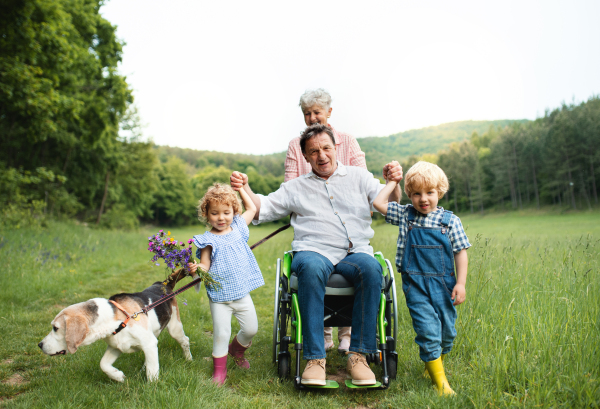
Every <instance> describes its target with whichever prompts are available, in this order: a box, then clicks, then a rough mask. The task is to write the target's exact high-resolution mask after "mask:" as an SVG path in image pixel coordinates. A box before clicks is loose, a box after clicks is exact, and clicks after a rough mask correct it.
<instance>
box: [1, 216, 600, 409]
mask: <svg viewBox="0 0 600 409" xmlns="http://www.w3.org/2000/svg"><path fill="white" fill-rule="evenodd" d="M463 224H464V225H465V227H466V229H467V233H468V235H469V238H470V241H471V243H472V244H473V247H472V248H471V249H470V250H469V253H468V254H469V276H468V279H467V300H466V302H465V303H464V304H463V305H461V306H460V307H458V311H459V318H458V322H457V330H458V337H457V339H456V342H455V347H454V350H453V352H452V353H451V354H450V356H449V357H448V359H447V360H446V361H445V366H446V371H447V374H448V378H449V381H450V384H451V385H452V387H453V388H454V390H455V391H456V392H457V396H456V397H454V398H439V397H438V396H437V395H436V394H435V392H434V390H433V389H432V387H431V384H430V381H428V380H426V379H424V378H423V377H422V373H423V368H424V367H423V363H422V362H421V361H420V359H419V356H418V347H417V345H416V344H415V343H414V333H413V330H412V326H411V322H410V316H409V314H408V311H407V309H406V307H405V305H404V296H403V294H402V291H401V286H400V284H398V297H399V299H398V305H399V326H400V333H399V340H398V348H397V352H398V354H399V363H398V377H397V379H396V380H395V381H392V383H391V387H390V388H389V389H388V390H386V391H364V390H349V389H347V388H346V387H345V386H341V387H340V389H337V390H329V391H317V392H300V391H297V390H295V389H294V387H293V385H292V383H291V382H290V381H280V380H279V379H278V378H277V375H276V368H275V367H274V365H273V364H272V363H271V348H272V332H271V329H272V320H273V316H272V314H273V294H274V288H275V283H274V276H275V261H276V259H277V257H280V256H281V255H282V254H283V252H284V251H285V250H287V249H288V248H289V243H290V242H291V238H292V234H293V233H292V232H291V231H290V230H288V231H285V232H283V233H281V234H280V235H279V236H276V237H275V238H273V239H271V240H269V241H268V242H266V243H265V244H263V245H262V246H260V247H258V248H257V249H255V251H254V254H255V255H256V258H257V260H258V262H259V264H260V267H261V270H262V273H263V276H264V278H265V282H266V285H265V286H263V287H261V288H259V289H257V290H255V291H254V292H253V293H252V297H253V299H254V302H255V304H256V307H257V312H258V316H259V323H260V330H259V334H258V335H257V337H256V338H255V341H254V344H253V346H252V347H251V348H250V349H249V357H250V359H251V365H252V367H251V369H250V370H248V371H242V370H239V369H237V368H234V366H233V364H232V363H231V362H230V366H229V374H228V380H227V383H226V386H225V387H222V388H218V387H216V386H214V385H213V384H212V383H211V381H210V377H211V373H212V361H211V359H210V356H211V349H212V338H211V330H212V322H211V317H210V313H209V310H208V304H207V296H206V293H205V292H204V290H202V291H201V292H200V293H196V292H195V291H194V290H189V291H187V292H185V293H183V294H182V295H180V296H179V297H178V300H179V305H180V309H181V319H182V321H183V324H184V329H185V331H186V334H187V335H188V336H189V337H190V341H191V352H192V355H193V357H194V360H193V361H191V362H188V361H185V360H184V358H183V354H182V351H181V348H180V347H179V345H178V344H177V342H175V341H174V340H173V339H171V338H170V336H169V335H168V333H166V331H165V333H164V334H162V335H161V337H160V338H159V358H160V365H161V372H160V378H159V380H158V381H157V382H155V383H148V382H147V381H146V377H145V371H144V370H143V369H142V365H143V361H144V358H143V353H141V352H138V353H135V354H124V355H122V356H121V357H120V358H119V359H118V360H117V362H116V363H115V366H116V367H117V368H119V369H120V370H122V371H123V372H124V373H125V375H126V377H127V378H126V381H125V382H124V383H122V384H121V383H117V382H114V381H111V380H110V379H109V378H108V377H107V376H106V375H105V374H104V373H103V372H102V371H101V369H100V367H99V362H100V358H101V357H102V355H103V353H104V350H105V344H104V342H103V341H99V342H96V343H95V344H92V345H90V346H87V347H82V348H80V349H79V351H78V352H77V353H76V354H74V355H67V356H57V357H48V356H46V355H44V354H42V352H41V351H40V350H39V348H38V346H37V343H38V342H39V341H40V340H42V338H44V336H46V334H47V333H48V332H49V331H50V329H51V326H50V322H51V320H52V319H53V317H54V316H55V315H56V314H57V313H58V312H59V311H60V310H61V309H62V308H64V307H66V306H68V305H70V304H73V303H76V302H80V301H84V300H87V299H89V298H93V297H105V298H108V297H109V296H110V295H112V294H115V293H119V292H136V291H141V290H142V289H144V288H145V287H147V286H149V285H150V284H151V283H152V282H154V281H157V280H162V279H163V278H164V277H165V275H166V272H165V270H164V268H162V267H156V266H153V265H152V264H150V263H149V262H148V260H149V259H150V253H149V252H148V251H147V250H146V238H147V236H148V235H150V234H151V233H153V232H154V231H155V229H154V228H143V229H140V230H139V231H138V232H119V231H110V230H96V229H90V228H88V227H85V226H82V225H77V224H73V223H58V222H53V223H50V225H49V226H48V227H47V228H45V229H42V230H39V229H19V230H11V231H6V230H0V263H1V264H2V266H3V270H2V274H1V276H0V283H1V287H0V288H1V289H2V291H1V292H0V323H1V328H2V330H1V331H0V380H1V383H0V406H3V407H7V408H39V407H52V408H83V407H86V408H87V407H92V408H94V407H115V408H160V407H176V408H183V407H186V408H196V407H202V408H211V407H235V408H246V407H247V408H250V407H251V408H257V407H259V408H263V407H264V408H270V407H281V408H302V407H314V408H336V407H340V408H359V407H360V408H365V407H368V408H375V407H377V408H388V407H389V408H414V407H429V408H442V407H443V408H446V407H457V408H464V407H475V408H486V407H598V406H599V405H600V351H599V345H600V322H599V320H600V301H599V300H600V288H599V287H600V269H599V267H600V266H599V260H600V257H599V251H600V214H599V213H597V212H588V213H574V214H543V213H511V214H499V215H491V216H485V217H479V216H468V217H465V218H463ZM276 227H277V226H272V225H271V226H264V227H254V228H251V238H250V244H252V243H254V242H255V241H258V240H259V239H260V238H262V237H264V236H266V235H267V234H268V233H269V232H271V231H272V230H274V229H275V228H276ZM374 229H375V238H374V239H373V241H372V244H373V246H374V247H375V249H377V250H379V251H382V252H383V254H384V255H385V257H386V258H389V259H390V260H391V261H392V264H393V258H394V254H395V241H396V235H397V230H396V228H394V227H393V226H389V225H385V224H377V225H376V226H375V227H374ZM201 231H203V229H202V228H198V227H193V228H191V227H190V228H181V229H173V230H172V234H173V235H174V236H175V237H176V238H178V239H180V240H181V239H186V240H187V239H188V238H189V237H191V236H192V235H193V234H198V233H200V232H201ZM397 279H398V280H400V277H399V276H397ZM233 322H234V323H233V331H234V332H235V331H237V328H238V325H237V322H235V320H234V321H233ZM328 366H329V369H328V371H329V374H330V375H335V374H336V373H337V371H338V370H339V369H340V368H343V367H345V360H344V359H343V358H342V357H340V356H339V355H338V354H337V352H336V351H331V352H329V354H328ZM379 371H380V369H379V368H377V369H375V372H376V374H377V375H379V373H380V372H379Z"/></svg>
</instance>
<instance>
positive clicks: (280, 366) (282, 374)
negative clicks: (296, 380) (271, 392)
mask: <svg viewBox="0 0 600 409" xmlns="http://www.w3.org/2000/svg"><path fill="white" fill-rule="evenodd" d="M277 370H278V372H279V379H288V378H289V377H290V355H289V353H288V354H281V355H280V356H279V360H278V361H277Z"/></svg>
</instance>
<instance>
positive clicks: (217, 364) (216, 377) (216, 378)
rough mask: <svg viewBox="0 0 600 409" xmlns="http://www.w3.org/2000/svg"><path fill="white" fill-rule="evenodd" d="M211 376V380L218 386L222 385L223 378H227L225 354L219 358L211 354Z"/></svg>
mask: <svg viewBox="0 0 600 409" xmlns="http://www.w3.org/2000/svg"><path fill="white" fill-rule="evenodd" d="M213 365H214V371H213V377H212V381H213V382H214V383H216V384H217V385H219V386H222V385H223V384H224V383H225V378H227V355H225V356H222V357H220V358H215V357H214V356H213Z"/></svg>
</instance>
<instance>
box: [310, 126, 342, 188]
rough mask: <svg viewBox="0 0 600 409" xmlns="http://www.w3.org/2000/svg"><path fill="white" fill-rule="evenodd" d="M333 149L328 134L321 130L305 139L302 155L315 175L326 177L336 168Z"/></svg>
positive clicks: (333, 145) (333, 146)
mask: <svg viewBox="0 0 600 409" xmlns="http://www.w3.org/2000/svg"><path fill="white" fill-rule="evenodd" d="M335 149H336V148H335V144H334V143H333V142H332V141H331V138H330V137H329V135H327V134H326V133H325V132H323V133H321V134H319V135H316V136H313V137H312V138H310V139H309V140H308V141H306V145H305V146H304V150H305V153H303V155H304V158H305V159H306V161H307V162H308V163H310V166H311V167H312V170H313V172H314V173H315V174H316V175H317V176H320V177H322V178H323V179H328V178H329V176H331V175H333V172H335V170H336V169H337V162H336V150H335Z"/></svg>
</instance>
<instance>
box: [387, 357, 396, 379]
mask: <svg viewBox="0 0 600 409" xmlns="http://www.w3.org/2000/svg"><path fill="white" fill-rule="evenodd" d="M385 363H386V366H387V375H388V377H389V378H390V379H396V375H397V374H398V355H395V354H387V355H386V357H385Z"/></svg>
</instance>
